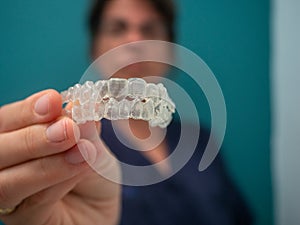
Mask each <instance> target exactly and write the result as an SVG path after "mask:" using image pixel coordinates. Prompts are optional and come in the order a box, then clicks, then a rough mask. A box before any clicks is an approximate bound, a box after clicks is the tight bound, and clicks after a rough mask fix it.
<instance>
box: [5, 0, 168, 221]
mask: <svg viewBox="0 0 300 225" xmlns="http://www.w3.org/2000/svg"><path fill="white" fill-rule="evenodd" d="M124 4H125V5H124ZM103 17H104V18H105V19H106V21H114V20H116V19H120V20H122V21H125V22H126V23H127V24H129V25H130V29H128V30H127V31H126V32H125V33H124V35H123V36H120V37H118V38H117V39H115V38H112V37H109V36H106V35H100V36H99V37H98V38H97V39H96V40H95V41H96V42H95V44H94V52H93V56H94V57H97V56H99V55H101V54H103V53H104V52H105V51H107V50H109V49H111V48H113V47H116V46H118V45H120V44H124V43H128V42H132V41H138V40H144V39H151V37H149V38H148V37H145V36H144V33H143V32H141V29H137V28H138V27H141V26H144V25H145V24H146V25H147V24H148V23H149V22H151V21H157V22H159V21H161V18H160V16H159V15H158V13H157V12H156V11H155V10H154V9H153V8H152V7H151V6H150V5H149V3H148V2H147V1H142V0H113V1H111V2H110V3H109V4H108V7H107V9H106V10H105V14H104V15H103ZM150 25H151V24H150ZM157 34H159V35H158V36H157V37H155V38H154V39H161V40H167V37H166V34H165V33H157ZM150 68H152V69H153V70H154V72H156V74H158V73H157V72H158V71H160V72H161V74H163V72H164V70H165V68H163V67H161V66H158V67H156V68H155V67H153V66H151V67H149V65H147V64H144V65H140V66H137V67H130V68H127V69H128V70H129V71H130V72H131V73H130V74H131V75H133V76H134V75H135V72H134V71H136V74H137V73H139V74H140V71H148V72H149V73H151V72H153V71H151V70H150ZM123 72H124V74H125V72H126V70H124V71H123ZM127 72H128V71H127ZM126 74H128V73H126ZM130 123H131V128H132V130H133V132H134V133H135V134H136V135H137V136H139V137H141V138H143V137H144V138H145V137H147V136H148V135H149V134H148V129H147V127H148V124H147V123H146V122H144V121H130ZM53 124H55V125H53ZM98 127H99V125H98ZM100 130H101V129H98V132H96V131H92V129H91V130H89V126H84V127H79V126H78V125H77V124H75V123H74V122H73V121H72V120H71V119H70V118H68V117H66V116H64V114H63V111H62V102H61V97H60V95H59V93H58V92H56V91H54V90H45V91H42V92H39V93H36V94H34V95H32V96H30V97H28V98H26V99H25V100H22V101H19V102H15V103H11V104H8V105H5V106H2V107H1V108H0V208H13V207H15V206H18V207H17V209H16V211H15V212H13V213H12V214H10V215H6V216H0V220H2V221H3V222H4V223H5V224H6V225H20V224H30V225H77V224H78V225H79V224H85V225H92V224H93V225H94V224H105V225H112V224H117V223H118V220H119V213H120V186H119V185H117V184H115V183H112V182H110V181H108V180H106V179H104V178H102V177H101V176H99V175H98V174H96V173H95V172H94V171H93V170H92V169H91V168H90V167H89V165H88V164H87V163H86V162H85V159H84V158H83V156H82V154H81V152H80V151H79V148H80V149H83V148H84V149H86V155H85V156H86V157H87V158H89V159H92V158H93V157H95V154H97V153H96V152H97V151H98V152H101V151H104V150H105V151H109V149H107V147H105V145H101V146H103V148H105V149H97V150H96V148H99V147H98V146H96V145H95V144H94V143H95V140H96V139H97V141H101V140H100V139H99V138H98V137H99V132H100ZM166 149H167V148H166V145H165V143H162V144H161V145H159V146H158V147H157V148H156V149H153V150H152V151H148V152H146V153H145V156H146V157H147V158H148V159H149V160H150V161H153V162H157V161H160V160H161V159H163V158H165V157H166ZM111 169H112V170H114V169H116V168H111Z"/></svg>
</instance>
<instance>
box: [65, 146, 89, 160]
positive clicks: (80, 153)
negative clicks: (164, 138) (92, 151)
mask: <svg viewBox="0 0 300 225" xmlns="http://www.w3.org/2000/svg"><path fill="white" fill-rule="evenodd" d="M77 146H78V149H77V148H76V149H74V150H71V151H69V152H68V153H67V154H66V156H65V159H66V161H67V162H68V163H71V164H74V165H75V164H80V163H83V162H84V161H85V160H86V159H87V147H86V145H85V144H84V143H78V145H77Z"/></svg>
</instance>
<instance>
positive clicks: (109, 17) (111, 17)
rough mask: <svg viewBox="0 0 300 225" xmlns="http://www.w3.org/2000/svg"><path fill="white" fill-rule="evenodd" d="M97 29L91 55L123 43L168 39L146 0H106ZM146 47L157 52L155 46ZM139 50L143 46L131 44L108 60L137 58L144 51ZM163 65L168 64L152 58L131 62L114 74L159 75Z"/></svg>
mask: <svg viewBox="0 0 300 225" xmlns="http://www.w3.org/2000/svg"><path fill="white" fill-rule="evenodd" d="M99 29H100V30H99V34H98V37H97V38H96V39H95V43H94V49H93V57H94V58H97V57H98V56H100V55H102V54H103V53H105V52H106V51H108V50H110V49H112V48H115V47H118V46H120V45H122V44H126V43H131V42H135V41H142V40H165V41H167V40H168V34H167V29H166V27H165V25H164V23H163V18H162V17H161V15H159V13H158V12H157V11H155V9H154V7H153V6H152V5H151V3H150V1H148V0H110V1H109V3H107V5H106V7H105V9H104V12H103V15H102V18H101V24H100V28H99ZM148 49H149V48H148ZM150 50H151V51H153V53H154V52H157V51H156V50H155V49H151V48H150ZM143 51H145V50H142V49H137V48H134V47H130V48H126V49H125V50H123V51H122V52H120V54H119V55H118V57H117V58H114V59H113V62H112V63H116V64H117V63H122V62H123V63H124V60H127V61H128V62H130V59H131V58H139V57H141V56H142V54H145V52H143ZM160 51H161V50H160ZM166 51H167V50H166ZM166 54H167V53H166ZM167 68H168V66H166V65H164V64H161V63H155V62H141V63H135V64H132V65H129V66H127V67H125V68H123V69H121V70H120V71H118V72H117V73H116V74H114V77H122V78H130V77H144V76H163V75H164V74H165V72H166V70H167Z"/></svg>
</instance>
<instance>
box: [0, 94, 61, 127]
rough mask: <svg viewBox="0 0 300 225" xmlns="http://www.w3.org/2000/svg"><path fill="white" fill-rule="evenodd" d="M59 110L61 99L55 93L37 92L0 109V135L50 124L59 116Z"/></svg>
mask: <svg viewBox="0 0 300 225" xmlns="http://www.w3.org/2000/svg"><path fill="white" fill-rule="evenodd" d="M61 110H62V99H61V96H60V94H59V93H58V92H57V91H55V90H45V91H41V92H38V93H36V94H33V95H31V96H30V97H28V98H26V99H25V100H21V101H18V102H15V103H11V104H8V105H4V106H2V107H1V108H0V133H1V132H8V131H12V130H16V129H21V128H24V127H26V126H29V125H33V124H37V123H47V122H50V121H52V120H54V119H56V118H57V117H59V116H60V115H61Z"/></svg>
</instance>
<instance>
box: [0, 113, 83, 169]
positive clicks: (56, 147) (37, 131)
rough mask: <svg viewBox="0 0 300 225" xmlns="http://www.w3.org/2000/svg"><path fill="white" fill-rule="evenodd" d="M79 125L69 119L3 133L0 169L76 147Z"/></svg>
mask: <svg viewBox="0 0 300 225" xmlns="http://www.w3.org/2000/svg"><path fill="white" fill-rule="evenodd" d="M79 138H80V130H79V127H78V126H77V125H76V124H75V123H74V122H73V121H72V120H71V119H69V118H66V117H65V118H60V119H59V120H57V121H56V122H54V123H50V124H36V125H32V126H29V127H26V128H22V129H19V130H16V131H11V132H7V133H2V134H0V170H1V169H3V168H7V167H10V166H13V165H17V164H20V163H24V162H26V161H29V160H32V159H37V158H41V157H45V156H48V155H53V154H57V153H60V152H62V151H66V150H68V149H70V148H71V147H73V146H74V145H75V144H76V143H77V142H78V141H79Z"/></svg>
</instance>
